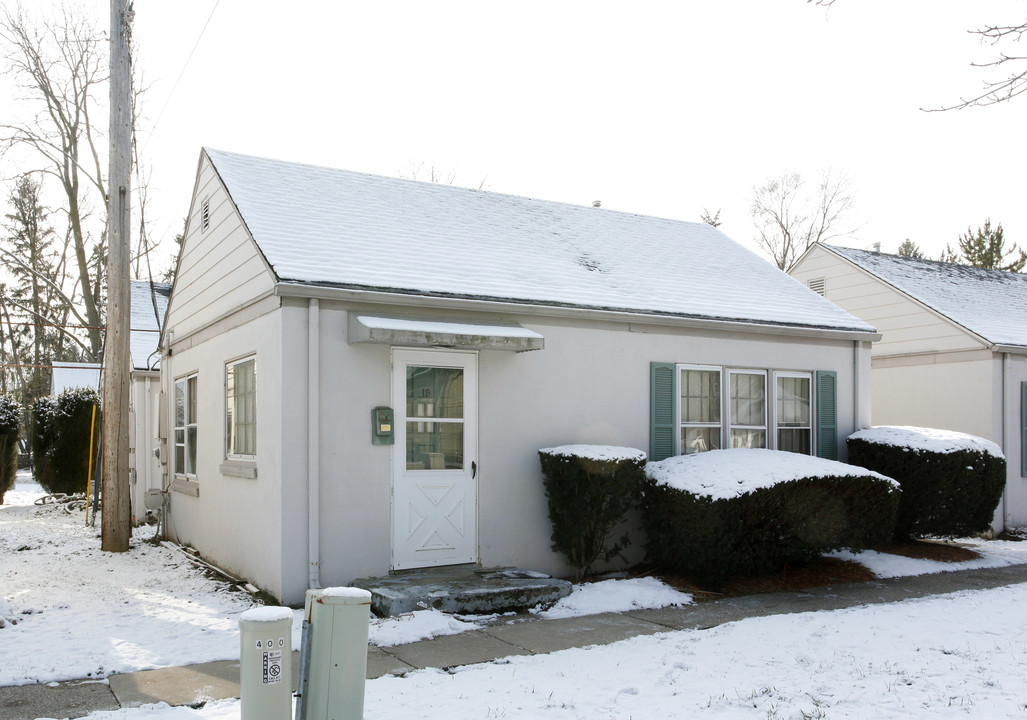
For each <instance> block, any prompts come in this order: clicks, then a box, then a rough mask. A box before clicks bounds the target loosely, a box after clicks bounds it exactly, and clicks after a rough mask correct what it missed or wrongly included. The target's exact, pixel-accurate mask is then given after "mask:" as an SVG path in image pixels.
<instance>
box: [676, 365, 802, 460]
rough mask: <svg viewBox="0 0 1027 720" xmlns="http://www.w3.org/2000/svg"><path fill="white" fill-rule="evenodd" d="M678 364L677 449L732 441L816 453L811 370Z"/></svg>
mask: <svg viewBox="0 0 1027 720" xmlns="http://www.w3.org/2000/svg"><path fill="white" fill-rule="evenodd" d="M676 367H677V375H676V385H677V387H676V391H677V394H676V397H675V402H676V403H677V406H676V411H677V417H678V420H677V438H676V439H675V440H674V442H676V443H677V446H676V448H675V452H677V453H679V454H681V455H690V454H692V453H698V452H705V451H707V450H717V449H720V448H726V447H732V448H773V449H775V450H785V451H788V452H795V453H801V454H803V455H811V454H813V453H814V451H815V446H814V442H815V440H816V437H815V435H814V430H813V428H814V422H815V417H814V412H815V411H814V401H815V398H814V396H813V373H812V372H799V371H787V370H756V369H752V370H750V369H741V368H738V369H736V368H725V367H721V366H718V365H677V366H676ZM668 450H669V447H668Z"/></svg>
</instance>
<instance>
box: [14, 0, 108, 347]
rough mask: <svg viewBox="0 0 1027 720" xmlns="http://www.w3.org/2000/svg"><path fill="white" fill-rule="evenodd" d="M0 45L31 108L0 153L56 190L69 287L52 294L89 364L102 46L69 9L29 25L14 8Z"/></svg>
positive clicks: (94, 319)
mask: <svg viewBox="0 0 1027 720" xmlns="http://www.w3.org/2000/svg"><path fill="white" fill-rule="evenodd" d="M0 40H2V41H3V43H4V46H5V47H4V49H3V58H4V60H5V64H6V68H7V71H8V72H9V73H10V74H11V75H12V76H13V77H14V78H15V79H16V81H17V82H18V84H19V87H20V88H21V90H22V91H23V93H24V95H23V97H22V101H23V102H24V103H25V104H27V105H29V106H31V107H33V108H34V111H33V112H32V114H31V115H30V116H29V117H28V119H26V120H24V121H21V122H12V121H10V120H8V121H5V122H3V123H0V149H2V150H4V151H8V150H12V149H15V148H17V149H20V150H27V151H28V152H29V153H30V155H31V156H32V157H34V158H35V160H33V162H38V163H39V167H38V169H39V170H41V171H42V173H43V174H44V175H45V176H46V177H48V178H51V179H53V180H55V181H56V182H57V184H58V185H59V187H60V188H61V191H62V194H63V197H64V205H63V207H61V208H60V209H61V211H62V216H63V217H64V219H65V220H66V222H67V229H66V233H67V237H68V239H69V242H70V246H69V251H70V252H71V253H72V258H73V262H72V263H71V264H72V266H73V267H74V268H75V284H76V287H75V288H74V289H70V288H63V287H62V288H55V289H59V291H60V292H61V294H62V295H63V296H64V298H65V300H66V301H67V302H68V303H69V308H70V311H71V314H72V316H74V317H75V319H76V320H77V321H78V324H80V325H81V326H83V327H84V328H85V333H86V336H87V338H88V346H89V351H90V354H91V355H92V356H93V357H94V358H95V357H98V356H99V354H100V351H101V348H102V345H103V335H102V332H101V326H102V324H103V318H102V308H103V304H104V299H103V297H102V295H103V270H104V263H105V254H106V249H105V235H106V233H105V227H106V203H107V187H106V180H105V172H104V169H103V168H104V161H105V159H104V158H102V157H101V155H102V152H101V151H102V150H104V148H105V144H104V139H103V136H102V134H101V132H100V128H102V127H103V123H104V121H105V120H106V115H103V117H102V118H101V120H100V122H99V123H96V122H95V121H94V120H93V117H92V114H93V113H96V112H100V110H99V108H100V107H101V106H100V105H99V104H98V102H97V98H98V97H103V96H104V95H105V91H106V83H107V79H108V61H107V40H106V38H105V37H104V35H103V33H102V32H100V31H99V30H98V29H97V28H96V26H95V25H94V24H93V22H91V21H90V20H89V19H88V18H86V17H85V16H84V15H82V14H80V13H79V12H78V11H75V10H72V9H69V8H68V7H64V8H62V9H61V11H60V13H59V15H58V16H57V17H55V18H50V19H46V20H43V21H40V22H35V21H33V20H31V19H30V18H28V17H27V16H26V14H25V11H24V9H23V8H22V7H20V6H19V7H17V8H16V9H15V10H13V11H11V10H9V9H5V10H4V11H3V15H2V17H0ZM94 213H96V214H94Z"/></svg>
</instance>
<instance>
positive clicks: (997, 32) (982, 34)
mask: <svg viewBox="0 0 1027 720" xmlns="http://www.w3.org/2000/svg"><path fill="white" fill-rule="evenodd" d="M806 2H807V3H812V4H814V5H820V6H821V7H831V6H832V5H834V3H835V0H806ZM967 32H968V33H970V34H971V35H977V36H978V37H979V38H980V40H981V42H982V43H987V44H988V45H991V46H992V47H995V48H996V49H997V50H998V58H997V59H995V60H992V61H991V62H984V63H970V66H971V67H976V68H993V69H998V70H999V71H1003V72H1005V73H1006V75H1005V77H1000V78H999V79H998V80H985V81H984V83H983V89H982V90H981V92H979V93H977V94H976V95H971V96H970V97H961V98H960V99H959V102H957V103H953V104H952V105H947V106H944V107H938V108H920V109H921V110H924V111H925V112H943V111H946V110H965V109H966V108H968V107H985V106H988V105H997V104H998V103H1003V102H1008V101H1009V100H1012V99H1013V98H1015V97H1016V96H1017V95H1020V94H1021V93H1024V92H1027V55H1025V54H1022V53H1016V54H1010V53H1009V52H1007V51H1006V50H1004V49H1001V48H998V45H999V44H1001V43H1003V42H1010V43H1018V42H1020V40H1022V39H1023V37H1024V35H1025V34H1027V21H1025V22H1022V23H1016V24H1013V25H984V26H982V27H980V28H978V29H976V30H967Z"/></svg>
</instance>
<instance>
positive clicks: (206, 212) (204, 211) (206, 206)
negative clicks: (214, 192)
mask: <svg viewBox="0 0 1027 720" xmlns="http://www.w3.org/2000/svg"><path fill="white" fill-rule="evenodd" d="M200 214H201V216H202V218H203V223H202V225H201V227H202V228H203V232H207V229H208V228H209V227H210V200H204V201H203V206H202V207H201V208H200Z"/></svg>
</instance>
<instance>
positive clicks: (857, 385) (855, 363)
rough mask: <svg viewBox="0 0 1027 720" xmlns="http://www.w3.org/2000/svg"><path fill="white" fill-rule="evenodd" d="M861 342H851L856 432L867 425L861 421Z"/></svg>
mask: <svg viewBox="0 0 1027 720" xmlns="http://www.w3.org/2000/svg"><path fill="white" fill-rule="evenodd" d="M862 375H863V341H862V340H853V341H852V415H853V417H852V419H853V421H854V422H853V425H854V426H855V429H856V430H863V429H864V427H866V426H867V425H869V421H867V422H866V423H865V424H864V419H863V404H864V403H863V392H862V391H863V378H862Z"/></svg>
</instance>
